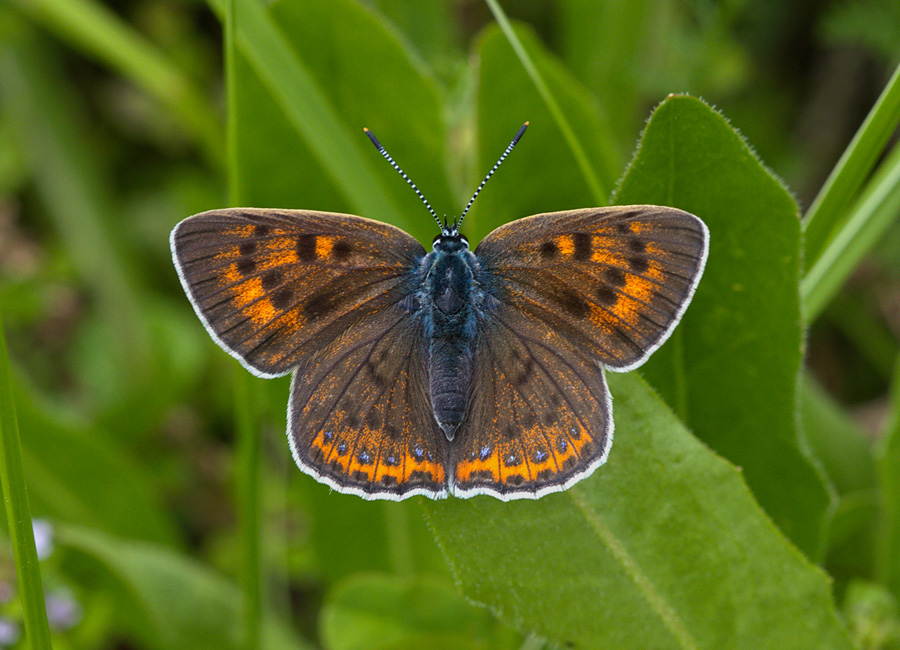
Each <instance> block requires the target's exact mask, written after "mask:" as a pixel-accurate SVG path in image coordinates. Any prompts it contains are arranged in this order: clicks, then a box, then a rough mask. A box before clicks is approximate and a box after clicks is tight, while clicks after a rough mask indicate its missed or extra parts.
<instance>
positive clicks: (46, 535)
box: [31, 519, 53, 560]
mask: <svg viewBox="0 0 900 650" xmlns="http://www.w3.org/2000/svg"><path fill="white" fill-rule="evenodd" d="M31 529H32V530H33V531H34V546H35V548H37V556H38V559H39V560H44V559H46V558H48V557H50V554H51V553H52V552H53V525H52V524H51V523H50V522H49V521H47V520H46V519H32V520H31Z"/></svg>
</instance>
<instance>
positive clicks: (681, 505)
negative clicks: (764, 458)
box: [425, 373, 851, 650]
mask: <svg viewBox="0 0 900 650" xmlns="http://www.w3.org/2000/svg"><path fill="white" fill-rule="evenodd" d="M609 379H610V384H611V387H612V392H613V397H614V401H613V405H614V407H613V408H614V415H615V419H616V441H615V443H614V444H613V447H612V452H611V454H610V458H609V461H608V462H607V464H606V465H605V466H603V467H601V468H600V469H598V470H597V472H596V473H595V474H594V475H593V476H591V477H590V478H588V479H586V480H584V481H582V482H581V483H579V484H577V485H576V486H574V487H572V488H570V489H569V490H568V491H566V492H562V493H557V494H551V495H548V496H546V497H544V498H542V499H539V500H537V501H514V502H509V503H503V502H500V501H497V500H495V499H491V498H489V497H476V498H474V499H469V500H459V499H450V500H448V501H446V502H440V503H427V504H426V506H425V507H426V511H427V512H428V515H429V520H430V521H431V524H432V526H433V527H434V532H435V535H436V537H437V539H438V542H439V544H440V545H441V547H442V548H443V550H444V553H446V555H447V558H448V559H449V560H450V563H451V564H452V565H453V569H454V573H455V575H456V577H457V580H458V581H459V583H460V584H461V586H462V588H463V591H464V593H465V594H466V595H467V596H469V597H470V598H472V599H474V600H476V601H478V602H481V603H485V604H486V605H488V606H489V607H490V608H491V609H492V610H493V611H494V612H495V613H496V614H497V615H498V616H499V617H500V618H501V619H502V620H504V621H506V622H508V623H510V624H512V625H514V626H516V627H517V628H519V629H521V630H529V631H534V632H536V633H537V634H539V635H541V636H544V637H546V638H548V639H550V640H552V641H554V642H557V643H561V644H563V645H565V647H570V648H601V647H608V648H617V649H620V650H627V649H629V648H635V649H638V648H640V649H645V648H654V649H660V650H662V649H667V648H681V649H684V648H691V649H700V648H710V649H716V650H722V649H725V648H748V649H752V650H757V649H758V648H817V649H819V650H821V649H826V648H850V647H851V646H850V643H849V640H848V639H847V634H846V631H845V630H844V629H843V626H842V624H841V621H840V619H839V617H838V615H837V612H836V611H835V606H834V603H833V602H832V597H831V593H830V583H829V580H828V578H827V577H826V576H825V574H824V573H823V572H822V571H821V570H820V569H818V568H817V567H815V566H813V565H812V564H811V563H810V562H809V561H808V560H807V559H806V558H804V557H803V556H802V555H801V554H800V553H799V552H798V551H797V549H796V548H795V547H794V546H793V545H792V544H790V543H789V542H788V541H787V540H786V539H785V538H784V537H783V536H782V534H781V533H780V532H779V531H778V530H777V529H776V528H775V527H774V526H773V525H772V523H771V521H770V520H769V519H768V517H766V515H765V514H764V513H763V512H762V510H761V509H760V508H759V506H758V505H757V504H756V502H755V501H754V499H753V497H752V496H751V494H750V491H749V490H748V489H747V486H746V484H745V483H744V482H743V480H742V478H741V473H740V472H739V471H738V470H737V469H735V468H734V467H733V466H732V465H730V464H729V463H728V462H726V461H725V460H723V459H721V458H720V457H718V456H716V455H715V454H714V453H713V452H712V451H710V450H709V449H708V448H707V447H706V446H704V445H703V444H701V443H700V442H699V441H697V440H696V439H695V438H694V437H693V436H691V435H690V434H689V433H688V432H687V431H686V430H685V428H684V427H683V425H681V423H680V422H679V421H678V420H677V419H676V418H675V417H674V416H673V415H672V414H671V412H669V410H668V409H667V408H666V407H665V405H664V404H663V403H662V401H661V400H660V399H659V398H658V397H657V396H656V395H654V393H653V392H652V390H650V388H649V387H648V386H647V385H646V383H645V382H644V381H643V380H641V379H640V378H639V377H638V376H637V375H636V374H634V373H631V374H626V375H613V374H611V375H610V377H609Z"/></svg>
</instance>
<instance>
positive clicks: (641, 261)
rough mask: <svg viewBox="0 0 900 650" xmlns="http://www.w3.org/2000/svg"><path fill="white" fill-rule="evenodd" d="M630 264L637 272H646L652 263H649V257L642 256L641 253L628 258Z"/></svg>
mask: <svg viewBox="0 0 900 650" xmlns="http://www.w3.org/2000/svg"><path fill="white" fill-rule="evenodd" d="M628 264H629V266H631V268H632V269H634V270H635V271H636V272H637V273H644V272H645V271H646V270H647V269H649V268H650V265H649V264H648V263H647V259H646V258H644V257H641V256H640V255H634V256H633V257H630V258H628Z"/></svg>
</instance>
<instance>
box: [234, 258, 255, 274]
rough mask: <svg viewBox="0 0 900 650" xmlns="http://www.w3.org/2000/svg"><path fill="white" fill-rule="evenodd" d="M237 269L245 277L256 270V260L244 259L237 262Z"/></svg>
mask: <svg viewBox="0 0 900 650" xmlns="http://www.w3.org/2000/svg"><path fill="white" fill-rule="evenodd" d="M237 270H238V273H240V274H241V275H242V276H244V277H245V278H246V277H247V276H248V275H251V274H252V273H253V272H254V271H255V270H256V262H255V261H253V260H250V259H244V260H241V261H239V262H238V263H237Z"/></svg>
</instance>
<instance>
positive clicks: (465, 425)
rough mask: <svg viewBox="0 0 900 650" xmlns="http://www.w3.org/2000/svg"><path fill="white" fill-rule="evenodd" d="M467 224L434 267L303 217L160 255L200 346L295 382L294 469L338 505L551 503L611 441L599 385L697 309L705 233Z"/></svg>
mask: <svg viewBox="0 0 900 650" xmlns="http://www.w3.org/2000/svg"><path fill="white" fill-rule="evenodd" d="M527 126H528V123H527V122H526V123H525V124H524V125H523V126H522V128H521V129H520V130H519V132H518V133H517V134H516V137H515V138H514V139H513V141H512V142H511V143H510V144H509V146H508V147H507V148H506V150H505V151H504V152H503V155H502V156H501V157H500V159H499V160H498V161H497V163H496V164H495V165H494V166H493V168H492V169H491V170H490V172H489V173H488V174H487V176H486V177H485V179H484V180H483V181H482V182H481V184H480V185H479V186H478V189H477V190H476V192H475V194H474V195H473V196H472V199H471V200H470V201H469V203H468V205H467V206H466V208H465V210H464V211H463V212H462V214H461V216H460V217H459V218H458V219H456V220H454V221H453V222H452V223H448V222H447V221H446V220H444V221H441V220H440V219H438V217H437V215H436V214H435V212H434V210H432V208H431V206H430V205H429V204H428V201H427V200H425V198H424V196H422V194H421V192H419V190H418V188H416V186H415V184H413V182H412V181H411V180H410V179H409V177H408V176H407V175H406V174H405V173H404V172H403V171H402V170H401V169H400V167H399V166H397V164H396V163H395V162H394V161H393V159H392V158H391V157H390V155H389V154H388V153H387V151H385V149H384V147H382V146H381V144H380V143H379V142H378V140H377V139H376V138H375V136H374V135H373V134H372V133H371V132H370V131H368V130H367V129H366V133H367V134H368V136H369V138H370V139H371V140H372V142H373V144H374V145H375V146H376V147H377V149H378V151H379V152H380V153H381V155H382V156H384V158H385V159H387V161H388V162H389V163H390V164H391V165H392V166H393V167H394V169H396V170H397V171H398V172H399V173H400V174H401V175H402V176H403V178H404V179H405V180H406V181H407V183H409V185H410V186H411V187H412V188H413V189H414V190H415V192H416V194H417V195H418V196H419V198H420V199H421V200H422V201H423V202H424V203H425V205H426V207H427V208H428V210H429V211H430V212H431V214H432V216H433V217H434V218H435V220H436V221H437V222H438V225H439V227H440V229H441V230H440V234H438V235H437V236H436V237H435V238H434V242H433V244H432V250H431V252H426V251H425V249H424V247H423V246H422V245H421V244H420V243H419V242H418V241H416V240H415V239H414V238H413V237H411V236H410V235H408V234H406V233H405V232H403V231H402V230H399V229H398V228H395V227H393V226H390V225H388V224H384V223H380V222H378V221H373V220H370V219H364V218H362V217H357V216H352V215H346V214H336V213H329V212H315V211H309V210H272V209H256V208H233V209H225V210H212V211H209V212H203V213H201V214H197V215H194V216H192V217H189V218H187V219H185V220H184V221H182V222H181V223H179V224H178V225H177V226H176V227H175V228H174V230H173V231H172V234H171V238H170V243H171V247H172V256H173V259H174V263H175V266H176V268H177V271H178V275H179V278H180V280H181V283H182V285H183V286H184V289H185V292H186V293H187V295H188V297H189V299H190V301H191V303H192V304H193V306H194V309H195V311H196V312H197V315H198V316H199V317H200V320H201V321H202V322H203V324H204V326H205V327H206V329H207V330H208V332H209V333H210V335H211V336H212V338H213V339H214V340H215V341H216V342H217V343H218V344H219V345H220V346H221V347H222V348H224V349H225V351H226V352H228V353H229V354H230V355H232V356H233V357H235V358H236V359H237V360H238V361H240V363H241V364H242V365H243V366H244V367H245V368H247V370H249V371H250V372H252V373H253V374H254V375H257V376H259V377H278V376H281V375H285V374H287V373H293V380H292V383H291V389H290V399H289V403H288V413H287V433H288V439H289V441H290V447H291V451H292V454H293V456H294V459H295V460H296V462H297V465H298V466H299V467H300V469H301V470H302V471H303V472H305V473H307V474H310V475H311V476H313V477H314V478H315V479H316V480H318V481H320V482H322V483H325V484H327V485H329V486H331V487H332V488H334V489H335V490H338V491H339V492H344V493H349V494H355V495H358V496H361V497H363V498H365V499H392V500H401V499H405V498H407V497H410V496H413V495H424V496H426V497H431V498H442V497H446V496H447V495H448V494H452V495H454V496H457V497H471V496H473V495H478V494H487V495H491V496H494V497H497V498H499V499H502V500H510V499H517V498H538V497H541V496H543V495H545V494H548V493H551V492H557V491H560V490H565V489H566V488H568V487H569V486H571V485H573V484H574V483H575V482H577V481H579V480H581V479H583V478H585V477H587V476H588V475H590V474H591V473H592V472H593V471H594V470H595V469H596V468H597V467H599V466H600V465H602V464H603V463H604V462H605V461H606V459H607V456H608V454H609V450H610V447H611V445H612V440H613V418H612V402H611V397H610V393H609V389H608V388H607V386H606V380H605V378H604V369H608V370H612V371H617V372H624V371H628V370H632V369H634V368H637V367H638V366H640V365H641V364H642V363H643V362H644V361H645V360H646V359H647V358H648V357H649V356H650V354H651V353H652V352H653V351H654V350H655V349H656V348H658V347H659V346H660V345H662V343H663V342H664V341H665V340H666V339H667V338H668V336H669V335H670V334H671V332H672V330H673V329H674V327H675V326H676V324H677V323H678V321H679V320H680V318H681V316H682V314H683V313H684V311H685V309H686V308H687V306H688V304H689V303H690V301H691V297H692V296H693V293H694V289H695V288H696V286H697V283H698V282H699V280H700V276H701V275H702V273H703V268H704V266H705V263H706V257H707V251H708V240H709V234H708V231H707V228H706V226H705V225H704V223H703V222H702V221H701V220H700V219H698V218H697V217H695V216H693V215H691V214H689V213H687V212H683V211H681V210H677V209H675V208H670V207H661V206H653V205H630V206H619V207H605V208H587V209H579V210H570V211H566V212H554V213H547V214H538V215H535V216H531V217H527V218H524V219H520V220H518V221H513V222H511V223H507V224H506V225H504V226H501V227H500V228H497V229H496V230H494V231H493V232H491V233H490V234H489V235H488V236H487V237H485V238H484V240H483V241H481V243H479V244H478V246H477V247H476V248H475V250H474V252H473V251H470V250H469V244H468V241H467V239H466V238H465V236H464V235H462V234H461V233H460V225H461V223H462V219H463V218H464V217H465V215H466V213H467V212H468V210H469V207H471V205H472V202H473V201H474V200H475V197H476V196H478V193H479V192H480V191H481V190H482V188H483V187H484V185H485V183H486V182H487V180H488V179H489V178H490V177H491V175H492V174H493V173H494V172H495V171H496V170H497V168H498V167H499V166H500V164H501V163H502V162H503V160H504V159H505V158H506V156H507V155H508V154H509V153H510V151H512V149H513V147H514V146H515V145H516V143H517V142H518V141H519V139H520V138H521V137H522V135H523V133H524V132H525V129H526V127H527Z"/></svg>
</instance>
